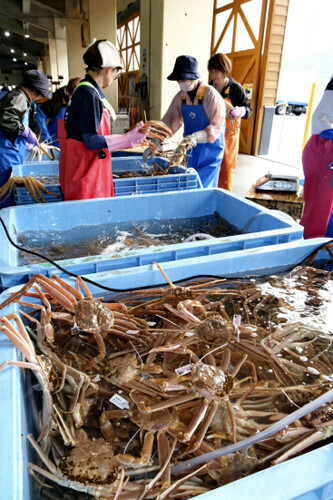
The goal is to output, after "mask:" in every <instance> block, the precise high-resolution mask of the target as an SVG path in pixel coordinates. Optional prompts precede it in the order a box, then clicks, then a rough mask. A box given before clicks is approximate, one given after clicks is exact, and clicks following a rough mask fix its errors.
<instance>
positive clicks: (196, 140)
mask: <svg viewBox="0 0 333 500" xmlns="http://www.w3.org/2000/svg"><path fill="white" fill-rule="evenodd" d="M184 139H188V140H190V141H191V146H190V147H192V148H195V146H196V145H197V144H206V142H207V139H208V135H207V132H206V130H198V132H194V133H193V134H191V135H186V136H185V137H184Z"/></svg>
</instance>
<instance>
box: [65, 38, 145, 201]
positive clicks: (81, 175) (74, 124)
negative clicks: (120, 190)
mask: <svg viewBox="0 0 333 500" xmlns="http://www.w3.org/2000/svg"><path fill="white" fill-rule="evenodd" d="M83 61H84V63H85V64H86V65H87V68H86V76H85V78H84V80H82V81H81V82H80V83H79V85H78V86H77V87H76V89H75V91H74V93H73V95H72V97H71V99H70V101H69V103H68V106H67V110H66V113H65V118H64V120H58V141H59V145H60V160H59V178H60V185H61V189H62V192H63V195H64V199H65V200H83V199H91V198H107V197H110V196H113V195H114V189H113V181H112V172H111V151H118V150H119V149H124V148H130V147H134V146H137V145H139V144H140V143H141V142H143V141H144V139H145V137H146V134H147V131H146V132H145V133H141V132H140V129H141V128H142V125H143V124H142V123H140V124H138V125H137V126H136V127H135V128H134V129H132V130H130V131H129V132H127V133H125V134H114V135H111V134H110V118H111V117H112V116H113V115H114V111H113V109H112V107H111V105H110V104H109V103H108V102H107V100H106V97H105V94H104V92H103V90H102V89H105V88H107V87H108V86H109V85H111V83H112V82H113V80H116V79H117V78H118V77H119V76H120V71H121V69H122V66H121V64H120V57H119V54H118V51H117V49H116V47H115V46H114V45H113V44H112V43H111V42H109V41H108V40H96V41H95V42H93V43H92V44H90V45H89V47H88V48H87V49H86V51H85V52H84V54H83Z"/></svg>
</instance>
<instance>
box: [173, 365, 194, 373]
mask: <svg viewBox="0 0 333 500" xmlns="http://www.w3.org/2000/svg"><path fill="white" fill-rule="evenodd" d="M190 371H191V364H189V365H185V366H180V367H179V368H176V369H175V372H176V373H177V375H186V374H187V373H190Z"/></svg>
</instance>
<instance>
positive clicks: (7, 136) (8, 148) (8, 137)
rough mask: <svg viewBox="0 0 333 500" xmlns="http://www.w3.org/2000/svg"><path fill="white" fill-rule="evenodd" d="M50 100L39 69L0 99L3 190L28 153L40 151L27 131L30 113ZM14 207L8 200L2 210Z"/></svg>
mask: <svg viewBox="0 0 333 500" xmlns="http://www.w3.org/2000/svg"><path fill="white" fill-rule="evenodd" d="M42 97H49V81H48V79H47V76H46V75H45V74H44V73H43V72H42V71H38V70H36V69H32V70H29V71H27V72H26V73H25V74H24V75H23V82H22V83H21V84H20V85H18V86H17V87H16V88H15V89H14V90H11V91H10V92H8V93H7V94H6V95H5V96H4V97H3V98H2V99H0V187H1V186H3V185H4V184H6V182H7V181H8V179H9V177H10V176H11V173H12V168H13V165H20V164H21V163H23V161H24V158H25V157H26V154H27V151H30V150H31V149H32V148H33V147H34V146H37V147H39V143H38V139H37V137H36V135H35V133H34V132H33V131H32V130H31V128H29V127H28V121H29V110H30V107H31V105H32V103H33V102H35V101H38V100H40V99H41V98H42ZM11 205H14V196H13V195H11V196H9V197H8V198H7V199H6V200H5V201H4V202H2V203H1V200H0V208H5V207H8V206H11Z"/></svg>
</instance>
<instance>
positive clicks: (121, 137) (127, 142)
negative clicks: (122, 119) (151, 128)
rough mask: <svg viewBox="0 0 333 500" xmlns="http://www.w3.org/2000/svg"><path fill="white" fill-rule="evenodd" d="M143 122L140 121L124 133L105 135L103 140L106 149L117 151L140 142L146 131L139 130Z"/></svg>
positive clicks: (143, 138)
mask: <svg viewBox="0 0 333 500" xmlns="http://www.w3.org/2000/svg"><path fill="white" fill-rule="evenodd" d="M142 126H143V123H142V122H140V123H139V124H138V125H137V126H136V127H135V128H133V129H132V130H130V131H129V132H126V134H113V135H105V136H104V138H105V141H106V144H107V146H108V150H109V151H110V152H111V151H118V150H119V149H126V148H133V147H135V146H138V145H139V144H141V143H142V142H143V141H144V140H145V138H146V135H147V133H148V131H146V132H145V133H142V132H139V130H140V129H141V128H142Z"/></svg>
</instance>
